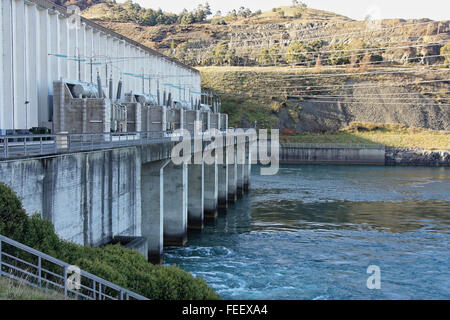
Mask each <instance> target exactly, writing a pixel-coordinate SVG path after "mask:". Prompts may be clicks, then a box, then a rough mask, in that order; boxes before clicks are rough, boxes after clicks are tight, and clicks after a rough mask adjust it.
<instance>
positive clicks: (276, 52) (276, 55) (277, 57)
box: [270, 43, 283, 65]
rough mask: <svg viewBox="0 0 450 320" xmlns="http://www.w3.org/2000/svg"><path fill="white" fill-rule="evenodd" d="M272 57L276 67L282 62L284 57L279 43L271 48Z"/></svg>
mask: <svg viewBox="0 0 450 320" xmlns="http://www.w3.org/2000/svg"><path fill="white" fill-rule="evenodd" d="M270 56H271V58H272V62H273V64H274V65H277V64H279V63H281V62H282V60H283V57H282V55H281V47H280V45H279V44H278V43H277V44H274V45H273V46H272V48H270Z"/></svg>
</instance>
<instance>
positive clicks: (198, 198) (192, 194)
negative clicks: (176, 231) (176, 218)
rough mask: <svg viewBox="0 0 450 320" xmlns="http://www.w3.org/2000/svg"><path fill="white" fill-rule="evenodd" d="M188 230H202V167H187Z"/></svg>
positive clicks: (195, 165) (191, 165)
mask: <svg viewBox="0 0 450 320" xmlns="http://www.w3.org/2000/svg"><path fill="white" fill-rule="evenodd" d="M188 177H189V179H188V228H189V229H196V230H202V229H203V210H204V205H203V197H204V165H203V163H202V164H189V165H188Z"/></svg>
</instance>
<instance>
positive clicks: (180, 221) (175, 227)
mask: <svg viewBox="0 0 450 320" xmlns="http://www.w3.org/2000/svg"><path fill="white" fill-rule="evenodd" d="M186 242H187V164H185V163H183V164H181V165H175V164H173V162H170V163H169V164H167V166H166V167H165V168H164V245H165V246H184V245H185V244H186Z"/></svg>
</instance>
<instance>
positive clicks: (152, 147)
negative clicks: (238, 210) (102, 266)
mask: <svg viewBox="0 0 450 320" xmlns="http://www.w3.org/2000/svg"><path fill="white" fill-rule="evenodd" d="M0 22H1V23H0V43H1V46H0V65H1V70H2V73H1V75H0V181H1V182H4V183H6V184H8V185H9V186H11V187H12V188H13V190H14V191H15V192H16V193H17V194H18V196H19V197H20V198H21V199H22V201H23V205H24V207H25V209H26V211H27V212H28V213H29V214H33V213H35V212H39V213H41V214H42V216H43V217H44V218H45V219H48V220H50V221H51V222H52V223H53V225H54V227H55V231H56V232H57V234H58V235H59V236H60V237H61V238H63V239H65V240H68V241H72V242H74V243H77V244H81V245H90V246H101V245H105V244H108V243H114V242H120V243H122V244H123V245H126V246H128V247H130V248H135V249H137V250H139V251H140V252H142V254H144V255H145V256H147V257H148V258H149V260H150V261H152V262H160V261H161V258H162V254H163V247H164V245H171V246H178V245H184V244H185V243H186V241H187V231H188V229H190V228H192V229H202V228H203V225H204V221H205V219H208V218H209V219H214V218H215V217H216V216H217V214H218V210H219V208H226V207H227V205H228V203H230V202H235V201H236V200H237V199H238V198H239V197H240V196H242V194H243V193H244V192H245V191H246V190H248V188H249V177H250V167H251V162H252V161H251V152H250V149H251V144H252V139H249V138H248V137H246V136H244V137H242V136H240V135H239V134H237V135H236V134H235V133H234V132H231V131H230V130H228V118H227V115H226V114H222V113H220V99H219V98H218V97H215V96H213V95H211V94H210V93H205V92H202V89H201V78H200V73H199V72H198V71H197V70H196V69H193V68H191V67H189V66H186V65H184V64H182V63H180V62H178V61H176V60H174V59H172V58H169V57H167V56H164V55H162V54H160V53H158V52H156V51H154V50H151V49H149V48H147V47H145V46H143V45H141V44H139V43H137V42H135V41H133V40H130V39H128V38H126V37H124V36H122V35H120V34H117V33H115V32H113V31H111V30H108V29H106V28H104V27H101V26H99V25H98V24H96V23H94V22H92V21H90V20H87V19H85V18H82V17H80V16H78V15H76V14H75V13H73V12H71V11H68V10H67V9H66V8H64V7H59V6H56V5H55V4H54V3H52V2H50V1H46V0H30V1H29V0H3V1H2V2H1V7H0ZM181 129H184V130H185V131H186V132H188V133H189V134H190V135H189V136H190V138H189V141H190V142H192V145H193V146H200V147H199V148H198V147H193V148H192V149H190V150H189V151H188V152H186V150H184V151H183V152H184V154H183V157H188V158H192V159H194V158H195V157H196V155H198V154H203V153H205V152H206V151H208V150H209V148H210V144H208V143H206V142H205V137H209V139H210V140H211V136H214V138H215V139H213V140H215V142H216V143H217V144H218V146H219V149H220V151H221V152H219V153H216V152H212V153H211V155H212V159H213V160H212V161H203V160H201V161H200V162H198V161H197V162H192V161H191V162H189V161H186V162H183V163H175V162H174V161H172V150H173V148H174V146H175V145H176V144H177V143H179V142H178V141H177V140H176V139H174V136H176V135H177V132H179V131H177V130H181ZM211 132H213V133H211ZM240 147H241V148H240ZM238 149H242V150H244V151H243V152H242V153H241V154H239V152H236V151H237V150H238ZM239 158H241V161H238V159H239Z"/></svg>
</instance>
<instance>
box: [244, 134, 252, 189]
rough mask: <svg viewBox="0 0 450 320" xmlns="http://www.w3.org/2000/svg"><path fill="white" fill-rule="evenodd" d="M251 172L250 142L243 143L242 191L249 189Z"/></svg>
mask: <svg viewBox="0 0 450 320" xmlns="http://www.w3.org/2000/svg"><path fill="white" fill-rule="evenodd" d="M251 173H252V153H251V148H250V142H249V141H247V142H246V143H245V164H244V192H247V191H249V190H250V176H251Z"/></svg>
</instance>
